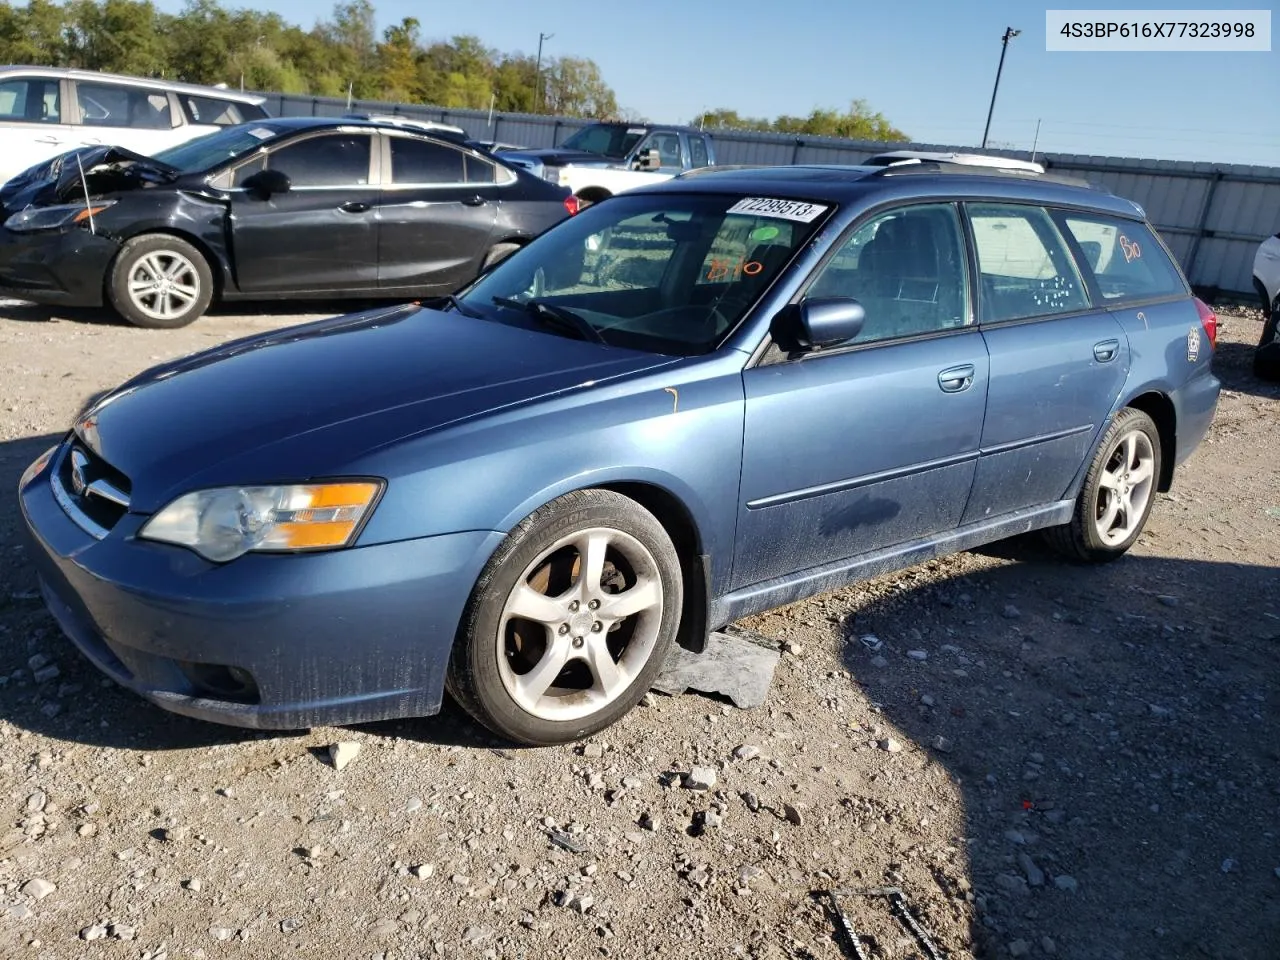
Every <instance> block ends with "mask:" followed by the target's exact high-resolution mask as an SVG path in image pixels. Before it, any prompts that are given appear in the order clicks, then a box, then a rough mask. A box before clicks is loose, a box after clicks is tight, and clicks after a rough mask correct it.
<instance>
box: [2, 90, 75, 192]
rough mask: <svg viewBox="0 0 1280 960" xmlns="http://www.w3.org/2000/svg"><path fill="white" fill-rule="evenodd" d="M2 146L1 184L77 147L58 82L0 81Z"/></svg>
mask: <svg viewBox="0 0 1280 960" xmlns="http://www.w3.org/2000/svg"><path fill="white" fill-rule="evenodd" d="M0 142H3V144H4V150H3V151H0V183H3V182H4V181H6V180H8V179H9V178H10V177H13V176H15V175H16V174H19V173H21V172H22V171H23V170H26V169H27V168H28V167H32V166H35V165H36V164H37V163H40V162H41V161H43V160H48V159H49V158H50V157H56V156H57V155H58V154H60V153H64V152H65V151H67V150H71V149H74V148H75V147H76V146H77V144H76V143H74V142H72V141H71V127H70V126H69V125H68V124H67V120H66V117H65V116H64V115H63V103H62V92H61V84H60V83H59V81H58V80H57V79H52V78H45V77H22V76H17V77H15V76H9V77H6V78H5V79H4V80H3V81H0Z"/></svg>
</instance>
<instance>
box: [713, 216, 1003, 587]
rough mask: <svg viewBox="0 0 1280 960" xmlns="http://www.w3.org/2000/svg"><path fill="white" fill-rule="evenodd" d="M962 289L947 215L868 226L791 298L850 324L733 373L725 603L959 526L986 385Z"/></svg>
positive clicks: (953, 222)
mask: <svg viewBox="0 0 1280 960" xmlns="http://www.w3.org/2000/svg"><path fill="white" fill-rule="evenodd" d="M966 275H967V269H966V259H965V254H964V243H963V239H962V233H961V230H960V220H959V216H958V213H957V211H956V209H955V207H954V206H953V205H950V204H923V205H918V206H910V207H904V208H900V209H897V210H893V211H890V212H888V213H883V214H879V215H877V216H875V217H874V218H873V219H871V220H869V221H867V222H865V223H864V224H862V225H860V226H859V227H857V228H856V229H855V230H854V231H853V232H852V233H851V235H850V236H849V238H848V239H847V240H846V241H845V243H844V244H843V245H842V246H841V248H840V249H839V251H838V252H837V253H836V254H835V256H834V257H833V258H832V259H831V260H829V261H828V262H827V264H826V265H825V266H823V267H822V268H820V270H819V272H818V275H817V277H816V279H815V280H814V282H813V283H812V284H811V285H810V286H809V288H808V289H807V291H806V293H805V296H806V297H809V298H825V297H854V298H855V299H857V300H858V301H859V302H861V303H862V305H863V307H864V308H865V309H866V322H865V324H864V326H863V329H862V332H861V333H860V334H859V335H858V337H857V338H855V339H854V340H853V341H852V342H851V343H850V344H849V345H848V346H842V347H840V348H838V349H835V350H832V351H828V352H824V353H816V354H808V355H806V356H805V357H804V358H803V359H800V360H786V359H782V360H781V361H780V362H773V363H769V362H766V363H765V364H763V365H761V366H757V367H754V368H752V369H750V370H748V371H746V373H745V374H744V381H745V391H746V430H745V437H744V442H743V465H742V487H741V497H740V500H741V503H740V507H739V519H738V536H737V542H736V549H735V559H734V571H733V580H734V588H735V589H736V588H741V587H746V586H749V585H751V584H756V583H760V582H762V581H765V580H769V579H772V578H774V577H781V576H786V575H788V574H791V573H794V572H797V571H800V570H804V569H807V568H810V567H815V566H820V565H822V564H826V563H833V562H838V561H841V560H843V559H846V558H849V557H854V556H857V555H859V554H864V553H867V552H870V551H874V550H877V549H880V548H884V547H888V546H892V545H894V544H898V543H903V542H905V541H909V540H913V539H916V538H919V537H926V536H931V535H935V534H939V533H945V532H948V531H951V530H953V529H955V527H956V526H957V525H958V524H959V522H960V518H961V515H962V514H963V513H964V508H965V502H966V500H967V499H968V496H969V490H970V487H971V486H972V481H973V474H974V465H975V463H976V461H977V457H978V443H979V439H980V437H981V435H982V420H983V412H984V409H985V406H986V397H987V370H988V363H987V351H986V346H985V344H984V343H983V339H982V335H981V333H979V331H978V329H977V327H976V326H975V325H973V315H972V311H971V309H970V306H969V296H968V283H967V279H966ZM766 359H768V358H766Z"/></svg>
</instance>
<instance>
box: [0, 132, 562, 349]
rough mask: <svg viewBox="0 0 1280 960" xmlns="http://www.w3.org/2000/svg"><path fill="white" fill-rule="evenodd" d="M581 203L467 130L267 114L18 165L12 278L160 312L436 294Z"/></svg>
mask: <svg viewBox="0 0 1280 960" xmlns="http://www.w3.org/2000/svg"><path fill="white" fill-rule="evenodd" d="M576 212H577V201H576V199H575V198H574V197H572V196H571V195H570V194H569V191H568V190H567V189H565V188H563V187H559V186H556V185H553V184H550V183H547V182H545V181H543V180H541V179H539V178H537V177H534V176H532V175H530V174H529V173H527V172H525V171H523V170H519V169H516V168H514V167H511V166H508V165H507V164H505V163H503V162H502V161H501V160H499V159H497V158H495V157H493V156H490V155H487V154H485V153H482V152H480V151H478V150H475V149H472V148H470V147H469V146H467V145H465V144H462V143H459V142H455V141H454V140H452V139H448V138H442V137H433V136H429V135H427V134H425V133H423V132H420V131H415V130H411V129H404V128H400V127H397V126H394V125H390V124H380V123H378V122H374V121H371V122H364V121H358V120H350V119H341V120H332V119H317V118H310V117H307V118H287V119H279V120H265V121H260V122H255V123H250V124H243V125H240V126H236V127H230V128H228V129H226V130H222V131H219V132H218V133H214V134H210V135H209V136H207V137H202V138H201V139H199V140H194V141H191V142H189V143H185V144H183V145H181V146H178V147H174V148H171V149H169V150H164V151H162V152H160V153H158V154H156V155H155V156H152V157H144V156H141V155H139V154H136V153H133V152H131V151H129V150H126V149H123V148H120V147H110V146H102V147H89V148H81V149H78V150H75V151H71V152H70V153H65V154H62V155H60V156H58V157H55V158H53V159H52V160H49V161H46V162H45V163H42V164H40V165H38V166H36V167H32V168H31V169H30V170H27V171H25V172H24V173H22V174H19V175H18V176H17V177H15V178H14V179H12V180H10V181H9V182H8V183H6V184H5V185H4V186H3V187H2V188H0V222H2V223H3V227H2V228H0V292H2V293H3V294H5V295H7V296H12V297H17V298H20V299H24V300H31V301H35V302H37V303H48V304H57V305H62V306H84V307H95V306H102V305H104V304H110V305H111V306H112V307H113V308H115V310H116V311H117V312H118V313H119V314H120V315H121V316H122V317H124V318H125V319H126V320H128V321H130V322H131V323H134V324H136V325H138V326H141V327H159V328H172V327H181V326H185V325H187V324H189V323H191V322H192V321H193V320H195V319H196V318H197V317H199V316H201V315H202V314H203V313H204V312H205V310H206V309H207V308H208V307H209V304H210V303H211V302H213V301H214V300H216V299H221V300H236V299H239V300H271V299H295V298H297V299H303V298H306V299H327V298H335V299H336V298H340V297H384V296H385V297H388V298H402V297H429V296H438V295H443V294H448V293H452V292H453V291H454V290H456V289H458V288H460V287H461V286H463V285H464V284H466V283H468V282H470V281H471V280H472V279H474V278H475V277H476V276H477V274H479V273H480V272H482V271H483V270H484V269H486V268H487V267H489V266H490V265H491V264H493V263H495V262H497V261H498V260H500V259H502V258H503V257H504V256H506V255H507V254H509V253H511V252H512V251H514V250H516V249H517V248H518V247H519V246H520V245H521V244H523V243H525V242H527V241H528V240H530V239H531V238H533V237H534V236H536V235H537V234H539V233H541V232H542V231H543V230H545V229H547V228H548V227H550V226H552V225H553V224H555V223H557V222H559V221H560V220H563V219H564V218H566V217H568V216H571V215H573V214H574V213H576Z"/></svg>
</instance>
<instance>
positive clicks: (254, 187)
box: [240, 169, 293, 200]
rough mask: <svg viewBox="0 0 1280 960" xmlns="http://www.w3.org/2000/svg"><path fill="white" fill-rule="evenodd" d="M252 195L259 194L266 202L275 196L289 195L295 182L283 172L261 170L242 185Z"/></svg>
mask: <svg viewBox="0 0 1280 960" xmlns="http://www.w3.org/2000/svg"><path fill="white" fill-rule="evenodd" d="M240 186H242V187H244V188H245V189H246V190H248V191H249V192H250V193H254V194H257V195H258V196H260V197H262V198H263V199H264V200H265V199H267V198H268V197H270V196H272V195H273V194H277V193H288V192H289V188H290V187H292V186H293V181H292V180H290V179H289V175H288V174H287V173H285V172H284V171H283V170H269V169H268V170H259V171H258V172H257V173H255V174H254V175H253V176H251V177H249V178H248V179H247V180H245V181H244V183H242V184H240Z"/></svg>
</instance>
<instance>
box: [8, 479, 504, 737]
mask: <svg viewBox="0 0 1280 960" xmlns="http://www.w3.org/2000/svg"><path fill="white" fill-rule="evenodd" d="M55 462H56V458H55ZM50 469H51V468H50V467H45V469H44V470H42V471H41V472H40V473H38V474H36V475H35V476H34V477H32V478H30V479H29V480H28V482H27V483H26V485H25V486H24V487H23V488H22V489H20V491H19V496H20V501H21V509H22V518H23V526H24V528H25V531H26V534H27V537H28V541H29V543H28V546H29V550H30V553H31V556H32V560H33V562H34V564H35V566H36V569H37V572H38V573H39V577H40V583H41V589H42V592H43V594H44V597H45V600H46V603H47V604H48V606H49V610H50V612H52V614H53V615H54V617H55V618H56V619H57V620H58V623H59V625H60V626H61V627H62V629H63V631H64V632H65V633H66V635H67V636H68V637H69V638H70V639H71V641H72V642H73V643H74V644H75V645H76V646H77V647H78V648H79V649H80V651H81V652H82V653H83V654H84V655H85V656H86V657H87V658H88V659H89V660H90V661H91V662H92V663H93V664H94V665H95V666H97V667H98V668H99V669H100V670H102V671H103V672H104V673H106V674H107V675H108V676H110V677H112V678H113V679H114V680H116V681H117V682H118V683H120V684H121V685H123V686H125V687H127V688H129V689H130V690H133V691H134V692H135V693H138V694H140V695H141V696H143V697H146V698H147V699H148V700H150V701H152V702H153V703H155V704H158V705H159V706H161V707H164V708H165V709H166V710H171V711H173V712H175V713H180V714H184V715H186V716H190V717H196V718H198V719H202V720H212V721H215V722H218V723H226V724H231V725H234V726H242V727H257V728H271V729H286V730H295V729H302V728H305V727H311V726H319V725H343V724H351V723H361V722H365V721H372V720H385V719H391V718H396V717H413V716H428V715H430V714H433V713H436V712H437V711H438V710H439V708H440V702H441V699H442V697H443V692H444V672H445V667H446V665H447V664H448V660H449V653H450V649H451V648H452V645H453V639H454V634H455V632H456V630H457V625H458V621H459V619H460V617H461V615H462V611H463V607H464V605H465V604H466V602H467V598H468V596H469V595H470V592H471V588H472V586H473V585H474V584H475V581H476V578H477V577H478V576H479V573H480V570H481V568H482V567H483V565H484V563H485V562H486V560H487V559H488V557H489V555H490V553H491V552H492V550H493V549H494V548H495V547H496V546H497V544H498V542H500V541H501V539H502V535H501V534H498V533H492V532H488V531H479V532H471V533H457V534H450V535H446V536H438V537H428V538H424V539H418V540H407V541H402V542H399V543H388V544H379V545H376V546H371V547H362V548H353V549H347V550H338V551H332V552H327V553H312V554H296V555H274V556H273V555H267V554H248V555H246V556H244V557H241V558H240V559H238V560H235V561H233V562H231V563H228V564H225V565H222V566H219V565H216V564H211V563H208V562H206V561H205V560H203V559H201V558H200V557H198V556H197V555H196V554H194V553H192V552H190V551H188V550H185V549H182V548H179V547H171V546H167V545H164V544H153V543H148V542H146V541H142V540H138V539H136V538H135V537H134V536H133V534H135V533H136V532H137V529H138V528H139V527H140V526H141V524H142V522H143V520H144V519H145V518H143V517H139V516H136V515H132V514H128V515H126V516H125V517H124V518H123V519H122V520H121V521H120V522H119V523H118V524H117V525H116V526H115V528H114V529H112V530H111V531H110V532H109V533H108V534H107V535H106V536H105V537H104V538H102V539H96V538H94V537H92V536H90V535H89V534H88V533H86V532H85V531H83V530H82V529H81V528H80V527H79V526H78V525H76V524H75V523H73V522H72V520H71V519H70V518H69V517H68V515H67V514H66V512H64V510H63V509H62V507H60V506H59V505H58V503H57V502H56V501H55V499H54V496H53V492H52V487H51V484H50ZM246 677H247V678H251V682H249V683H248V684H246V685H243V686H241V687H240V688H239V689H237V690H235V691H234V692H233V693H228V692H227V686H226V684H225V683H224V680H226V679H227V678H238V679H237V681H236V682H237V683H240V682H242V680H243V678H246Z"/></svg>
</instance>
